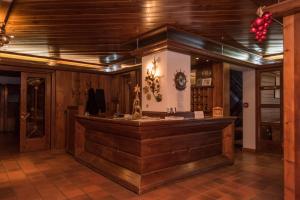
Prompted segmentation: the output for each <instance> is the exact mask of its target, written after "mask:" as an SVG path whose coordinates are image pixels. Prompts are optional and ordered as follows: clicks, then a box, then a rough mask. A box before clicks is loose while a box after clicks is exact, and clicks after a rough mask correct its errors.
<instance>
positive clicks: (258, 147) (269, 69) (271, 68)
mask: <svg viewBox="0 0 300 200" xmlns="http://www.w3.org/2000/svg"><path fill="white" fill-rule="evenodd" d="M269 71H280V86H281V90H280V104H281V105H280V121H281V128H280V129H281V133H282V144H283V142H284V138H283V136H284V134H283V92H284V91H283V68H282V66H281V67H280V66H278V67H270V68H264V69H257V70H256V73H255V79H256V81H255V82H256V83H255V85H256V88H255V90H256V92H255V93H256V114H255V115H256V133H255V137H256V139H255V146H256V152H262V149H261V145H260V141H259V137H260V122H261V116H260V115H261V106H260V102H261V100H260V98H261V94H260V92H261V90H260V74H261V73H263V72H269ZM283 152H284V147H283V146H282V155H283Z"/></svg>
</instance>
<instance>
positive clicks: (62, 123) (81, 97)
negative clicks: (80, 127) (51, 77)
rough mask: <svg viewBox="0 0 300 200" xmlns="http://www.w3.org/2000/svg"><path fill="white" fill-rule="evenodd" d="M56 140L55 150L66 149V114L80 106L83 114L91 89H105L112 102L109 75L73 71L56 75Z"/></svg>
mask: <svg viewBox="0 0 300 200" xmlns="http://www.w3.org/2000/svg"><path fill="white" fill-rule="evenodd" d="M55 81H56V85H55V90H56V91H55V94H56V95H55V96H56V98H55V106H56V108H55V117H56V118H55V133H54V134H55V139H54V141H53V142H54V148H55V149H64V148H65V147H66V142H67V141H66V134H67V127H66V126H67V123H66V119H67V116H66V112H67V108H68V107H69V106H78V107H79V112H80V113H81V114H83V113H82V112H84V110H85V106H86V101H87V97H88V96H87V92H88V89H89V88H90V87H92V88H94V89H104V92H105V95H106V101H107V102H108V104H109V102H110V93H111V88H110V85H111V82H110V81H111V79H110V76H109V75H100V74H90V73H79V72H71V71H56V73H55Z"/></svg>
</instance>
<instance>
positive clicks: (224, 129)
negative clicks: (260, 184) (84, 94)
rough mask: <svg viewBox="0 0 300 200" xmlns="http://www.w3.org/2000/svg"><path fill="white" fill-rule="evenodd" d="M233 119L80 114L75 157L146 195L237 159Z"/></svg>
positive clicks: (77, 119) (76, 127)
mask: <svg viewBox="0 0 300 200" xmlns="http://www.w3.org/2000/svg"><path fill="white" fill-rule="evenodd" d="M234 120H235V118H233V117H224V118H208V119H200V120H196V119H184V120H163V119H161V120H160V119H145V120H124V119H108V118H98V117H86V116H77V117H76V125H75V129H76V130H75V156H76V158H77V159H78V160H79V161H81V162H82V163H84V164H85V165H87V166H89V167H91V168H93V169H95V170H96V171H99V172H100V173H102V174H103V175H105V176H107V177H109V178H111V179H112V180H114V181H116V182H118V183H120V184H122V185H123V186H125V187H127V188H128V189H130V190H132V191H134V192H136V193H143V192H145V191H147V190H150V189H152V188H155V187H157V186H159V185H162V184H164V183H167V182H170V181H173V180H176V179H179V178H183V177H186V176H190V175H193V174H196V173H199V172H204V171H207V170H209V169H213V168H216V167H222V166H224V165H229V164H232V163H233V159H234V151H233V133H234Z"/></svg>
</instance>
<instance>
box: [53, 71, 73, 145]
mask: <svg viewBox="0 0 300 200" xmlns="http://www.w3.org/2000/svg"><path fill="white" fill-rule="evenodd" d="M72 73H73V72H68V71H56V73H55V75H56V76H55V78H56V80H55V83H56V88H55V90H56V91H55V92H56V95H55V96H56V101H55V102H56V103H55V107H56V110H55V116H56V123H55V135H56V136H55V148H56V149H64V148H65V144H66V138H65V137H66V134H65V133H66V127H65V125H66V110H67V106H71V105H75V98H74V96H73V91H72V89H73V88H72V81H73V80H72Z"/></svg>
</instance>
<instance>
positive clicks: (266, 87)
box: [257, 69, 283, 153]
mask: <svg viewBox="0 0 300 200" xmlns="http://www.w3.org/2000/svg"><path fill="white" fill-rule="evenodd" d="M258 75H259V76H258V80H259V82H258V115H257V118H258V138H257V142H258V146H257V148H258V151H260V152H267V153H282V142H283V137H282V98H281V97H282V94H281V93H282V91H281V90H282V85H281V81H282V78H281V76H282V75H281V70H280V69H279V70H265V71H263V72H259V73H258Z"/></svg>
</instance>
